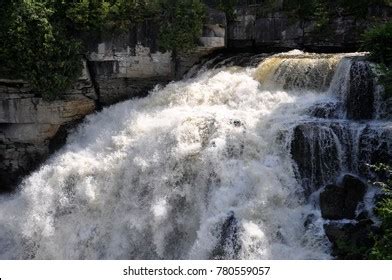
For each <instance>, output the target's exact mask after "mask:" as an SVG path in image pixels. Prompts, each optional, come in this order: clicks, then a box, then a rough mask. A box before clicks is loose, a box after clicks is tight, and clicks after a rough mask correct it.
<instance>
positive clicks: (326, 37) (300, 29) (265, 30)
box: [228, 4, 392, 52]
mask: <svg viewBox="0 0 392 280" xmlns="http://www.w3.org/2000/svg"><path fill="white" fill-rule="evenodd" d="M263 5H264V4H260V5H250V6H248V7H246V6H242V7H238V8H237V9H236V17H235V19H234V20H233V21H232V22H230V23H229V25H228V46H229V47H231V48H249V47H256V48H259V49H264V50H266V49H269V50H275V51H276V50H282V49H293V48H297V49H304V48H305V49H308V50H310V51H316V52H327V51H335V52H336V51H352V50H356V49H358V48H359V46H360V41H361V40H360V36H361V34H362V32H363V30H365V29H366V28H368V27H369V26H372V21H373V19H374V18H378V20H379V21H380V20H381V21H388V20H389V19H390V17H391V16H392V8H390V7H373V8H372V7H369V12H368V17H367V18H366V19H364V18H357V17H355V16H354V15H349V14H341V15H337V16H334V17H332V18H330V19H329V21H328V22H327V24H326V25H325V26H323V27H322V29H320V27H319V24H318V22H317V19H316V18H315V19H306V20H300V19H297V18H293V17H290V16H289V14H288V13H285V12H283V11H275V12H264V11H265V10H267V9H265V8H264V7H263Z"/></svg>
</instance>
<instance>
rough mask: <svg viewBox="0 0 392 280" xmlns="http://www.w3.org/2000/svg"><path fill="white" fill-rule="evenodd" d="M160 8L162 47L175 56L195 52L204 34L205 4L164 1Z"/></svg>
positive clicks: (160, 40) (192, 1)
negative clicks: (202, 33)
mask: <svg viewBox="0 0 392 280" xmlns="http://www.w3.org/2000/svg"><path fill="white" fill-rule="evenodd" d="M159 8H160V11H161V14H160V22H161V23H162V25H161V29H160V34H159V44H160V46H161V47H162V48H163V49H165V50H172V51H173V53H174V54H177V53H179V52H189V51H191V50H193V49H194V48H195V46H196V45H197V39H198V38H199V36H200V35H201V32H202V27H203V21H204V16H205V6H204V4H203V3H202V2H201V1H200V0H163V1H160V7H159Z"/></svg>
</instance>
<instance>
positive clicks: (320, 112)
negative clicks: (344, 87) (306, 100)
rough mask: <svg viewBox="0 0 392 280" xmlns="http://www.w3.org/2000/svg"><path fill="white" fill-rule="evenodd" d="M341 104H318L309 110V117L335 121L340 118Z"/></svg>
mask: <svg viewBox="0 0 392 280" xmlns="http://www.w3.org/2000/svg"><path fill="white" fill-rule="evenodd" d="M340 107H341V106H340V104H338V103H333V102H331V103H326V104H316V105H314V106H312V107H311V108H310V109H309V115H310V116H312V117H316V118H323V119H333V118H337V117H338V116H339V109H340Z"/></svg>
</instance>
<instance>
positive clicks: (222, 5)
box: [218, 0, 238, 21]
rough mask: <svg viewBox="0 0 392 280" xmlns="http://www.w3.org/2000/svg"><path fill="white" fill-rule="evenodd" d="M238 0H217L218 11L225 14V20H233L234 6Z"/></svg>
mask: <svg viewBox="0 0 392 280" xmlns="http://www.w3.org/2000/svg"><path fill="white" fill-rule="evenodd" d="M237 3H238V0H219V3H218V9H219V10H221V11H223V12H225V14H226V17H227V20H228V21H233V20H235V6H236V5H237Z"/></svg>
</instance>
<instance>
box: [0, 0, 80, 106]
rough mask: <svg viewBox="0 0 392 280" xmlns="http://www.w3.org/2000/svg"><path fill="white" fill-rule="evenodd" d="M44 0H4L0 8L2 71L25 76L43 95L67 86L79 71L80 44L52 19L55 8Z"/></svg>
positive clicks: (56, 92) (0, 57)
mask: <svg viewBox="0 0 392 280" xmlns="http://www.w3.org/2000/svg"><path fill="white" fill-rule="evenodd" d="M46 4H47V3H45V1H28V0H17V1H12V0H11V1H6V2H3V3H2V7H1V9H0V11H1V15H0V18H1V19H2V21H1V23H0V26H1V29H0V42H1V45H0V60H1V61H2V62H3V63H2V65H1V67H2V71H1V72H2V73H7V74H8V75H9V76H12V77H17V78H22V79H26V80H27V81H29V82H30V83H31V85H32V87H33V89H34V90H36V91H38V92H41V93H42V95H43V97H45V98H46V99H54V98H55V97H56V94H58V93H59V92H62V91H63V90H64V89H65V88H67V87H69V86H70V84H71V83H72V81H73V80H74V79H76V78H77V77H78V76H79V74H80V71H81V69H82V68H81V67H82V65H81V61H80V57H79V55H78V54H79V52H80V49H81V44H80V42H78V41H77V40H74V39H72V38H70V37H68V35H67V32H66V29H65V27H64V26H62V25H60V24H58V23H57V22H53V21H51V19H52V18H53V17H54V16H55V13H56V11H55V10H54V9H53V7H52V6H50V5H46Z"/></svg>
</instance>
